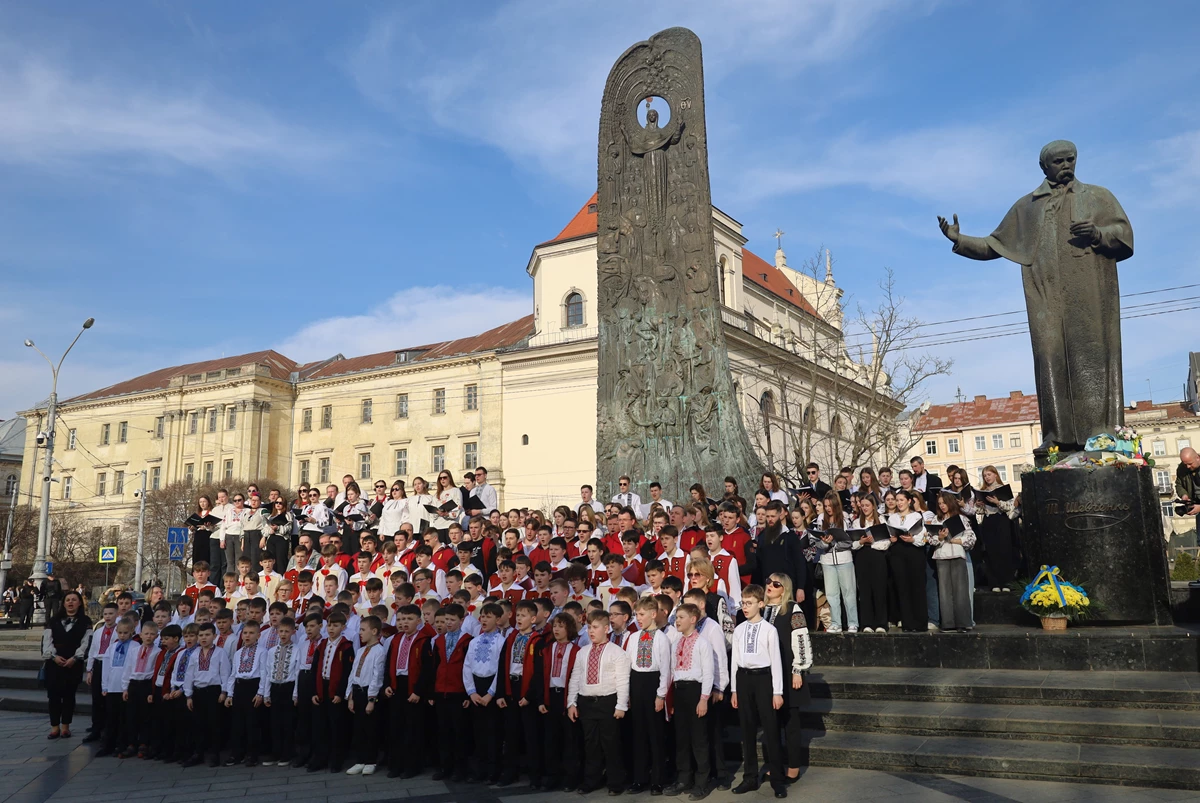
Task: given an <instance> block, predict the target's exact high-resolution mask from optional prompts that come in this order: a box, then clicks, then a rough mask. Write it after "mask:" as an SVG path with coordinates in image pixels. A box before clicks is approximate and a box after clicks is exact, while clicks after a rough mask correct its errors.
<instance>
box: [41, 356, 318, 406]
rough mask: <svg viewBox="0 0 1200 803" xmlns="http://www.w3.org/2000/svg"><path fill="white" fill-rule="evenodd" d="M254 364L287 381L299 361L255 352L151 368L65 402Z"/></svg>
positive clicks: (149, 388) (163, 385)
mask: <svg viewBox="0 0 1200 803" xmlns="http://www.w3.org/2000/svg"><path fill="white" fill-rule="evenodd" d="M251 363H253V364H254V365H265V366H267V368H269V369H270V371H271V376H272V377H274V378H275V379H283V380H286V379H287V378H288V377H289V376H291V374H292V371H295V370H296V363H295V362H294V361H292V360H289V359H288V358H287V357H285V356H283V355H282V354H280V353H279V352H277V351H256V352H254V353H252V354H242V355H239V356H237V357H222V358H221V359H219V360H206V361H205V362H193V363H189V364H187V365H176V366H174V367H172V368H160V369H159V370H157V371H151V372H150V373H148V374H142V375H141V376H138V377H134V378H133V379H127V380H125V381H124V382H118V383H117V384H115V385H109V386H108V387H106V388H100V390H94V391H92V392H91V393H85V394H84V395H82V396H75V397H74V398H71V399H67V400H66V401H65V402H63V404H67V403H73V402H84V401H93V400H95V399H106V398H109V397H111V396H126V395H128V394H130V393H146V392H148V391H152V390H163V389H164V388H167V387H169V386H170V384H171V380H172V379H174V378H175V377H177V376H187V375H188V374H205V373H208V372H209V371H220V370H223V369H225V368H237V367H239V366H242V365H249V364H251Z"/></svg>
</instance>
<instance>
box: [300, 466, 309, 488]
mask: <svg viewBox="0 0 1200 803" xmlns="http://www.w3.org/2000/svg"><path fill="white" fill-rule="evenodd" d="M300 484H301V485H308V461H307V460H301V461H300Z"/></svg>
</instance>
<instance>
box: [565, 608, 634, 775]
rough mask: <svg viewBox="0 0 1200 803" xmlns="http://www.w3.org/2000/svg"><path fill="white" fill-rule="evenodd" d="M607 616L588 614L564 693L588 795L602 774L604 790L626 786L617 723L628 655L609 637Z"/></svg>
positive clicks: (625, 706)
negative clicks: (575, 725)
mask: <svg viewBox="0 0 1200 803" xmlns="http://www.w3.org/2000/svg"><path fill="white" fill-rule="evenodd" d="M609 625H610V623H609V617H608V614H607V613H605V612H604V611H594V612H593V613H591V614H590V615H589V616H588V626H587V634H588V641H589V643H588V645H587V646H585V647H583V648H581V649H580V651H579V658H578V661H577V662H576V665H575V666H576V669H575V671H574V672H572V673H571V681H570V687H569V689H568V692H567V716H568V717H569V718H570V719H571V721H572V722H575V721H578V722H581V723H582V728H583V742H584V769H583V785H582V786H581V787H580V791H581V792H582V793H583V794H585V795H586V794H589V793H591V792H592V791H594V790H596V789H598V788H599V787H600V779H601V776H602V775H604V776H607V781H608V790H609V794H610V795H612V794H613V793H614V792H615V793H617V794H620V793H621V792H623V791H624V788H625V766H624V764H623V760H622V757H621V737H620V733H621V731H620V723H619V721H618V720H620V719H622V718H624V716H625V712H626V711H628V710H629V656H628V655H626V654H625V651H624V650H622V649H621V648H619V647H617V646H616V645H615V644H613V643H612V642H610V641H609V640H608V630H609Z"/></svg>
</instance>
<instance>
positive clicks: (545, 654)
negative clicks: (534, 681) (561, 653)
mask: <svg viewBox="0 0 1200 803" xmlns="http://www.w3.org/2000/svg"><path fill="white" fill-rule="evenodd" d="M554 644H555V641H554V639H553V637H550V636H547V637H546V638H545V643H544V644H543V645H542V661H541V669H542V689H541V691H542V699H541V700H540V701H539V702H540V703H541V704H542V705H545V704H546V701H547V700H549V699H550V673H551V672H552V671H553V670H554ZM578 654H579V645H578V644H576V643H575V642H571V643H570V644H569V645H568V646H567V684H566V687H564V688H567V687H569V686H570V685H571V672H573V671H574V669H575V656H576V655H578ZM563 702H564V703H565V702H566V700H565V698H564V700H563Z"/></svg>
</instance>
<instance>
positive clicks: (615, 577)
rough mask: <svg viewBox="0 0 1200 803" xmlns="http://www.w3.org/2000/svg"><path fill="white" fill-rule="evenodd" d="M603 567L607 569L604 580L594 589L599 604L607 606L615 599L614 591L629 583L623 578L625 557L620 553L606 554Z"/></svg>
mask: <svg viewBox="0 0 1200 803" xmlns="http://www.w3.org/2000/svg"><path fill="white" fill-rule="evenodd" d="M604 567H605V568H606V569H607V570H608V575H607V577H606V578H605V581H604V582H603V583H601V584H600V586H599V587H598V588H597V589H596V593H597V594H598V595H599V598H600V602H601V604H602V605H603V606H604V607H605V608H607V607H608V606H609V605H611V604H612V601H613V600H614V599H616V593H617V592H618V591H619V590H621V589H622V588H625V587H627V586H628V585H629V581H628V580H626V579H625V577H624V573H625V558H623V557H621V556H620V555H606V556H605V557H604Z"/></svg>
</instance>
